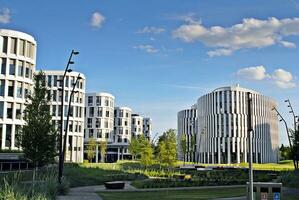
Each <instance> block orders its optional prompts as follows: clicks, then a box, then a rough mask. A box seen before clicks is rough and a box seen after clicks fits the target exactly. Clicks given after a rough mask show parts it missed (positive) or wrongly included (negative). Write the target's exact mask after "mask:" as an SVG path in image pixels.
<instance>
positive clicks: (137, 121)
mask: <svg viewBox="0 0 299 200" xmlns="http://www.w3.org/2000/svg"><path fill="white" fill-rule="evenodd" d="M138 135H143V117H141V116H140V115H138V114H132V136H133V137H137V136H138Z"/></svg>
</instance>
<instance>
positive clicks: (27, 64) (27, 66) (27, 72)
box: [25, 62, 30, 78]
mask: <svg viewBox="0 0 299 200" xmlns="http://www.w3.org/2000/svg"><path fill="white" fill-rule="evenodd" d="M29 67H30V64H29V63H27V62H26V67H25V77H26V78H29V77H30V68H29Z"/></svg>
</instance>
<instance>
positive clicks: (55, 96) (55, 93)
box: [53, 90, 57, 101]
mask: <svg viewBox="0 0 299 200" xmlns="http://www.w3.org/2000/svg"><path fill="white" fill-rule="evenodd" d="M53 101H57V90H53Z"/></svg>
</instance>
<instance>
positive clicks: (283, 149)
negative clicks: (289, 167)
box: [279, 144, 292, 160]
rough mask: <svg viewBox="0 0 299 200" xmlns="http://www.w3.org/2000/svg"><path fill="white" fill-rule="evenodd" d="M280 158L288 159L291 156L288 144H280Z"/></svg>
mask: <svg viewBox="0 0 299 200" xmlns="http://www.w3.org/2000/svg"><path fill="white" fill-rule="evenodd" d="M279 151H280V158H281V160H289V159H292V156H291V148H290V147H288V146H284V145H283V144H281V146H280V148H279Z"/></svg>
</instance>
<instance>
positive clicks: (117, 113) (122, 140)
mask: <svg viewBox="0 0 299 200" xmlns="http://www.w3.org/2000/svg"><path fill="white" fill-rule="evenodd" d="M131 115H132V110H131V108H128V107H115V109H114V136H115V141H114V144H112V145H111V148H113V149H114V152H115V153H116V152H117V160H123V159H129V158H131V155H130V153H129V151H128V146H129V144H130V142H131V137H132V131H131V123H132V117H131Z"/></svg>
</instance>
